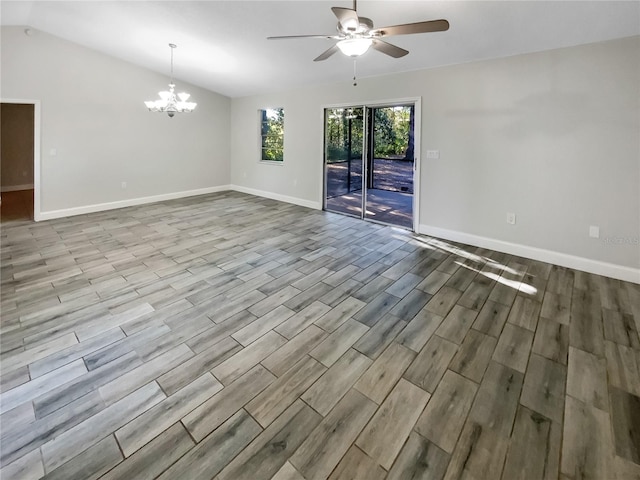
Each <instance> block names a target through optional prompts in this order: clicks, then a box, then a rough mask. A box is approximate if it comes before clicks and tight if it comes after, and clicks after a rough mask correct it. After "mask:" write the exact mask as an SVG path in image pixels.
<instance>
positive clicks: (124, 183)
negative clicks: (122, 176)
mask: <svg viewBox="0 0 640 480" xmlns="http://www.w3.org/2000/svg"><path fill="white" fill-rule="evenodd" d="M120 188H122V190H126V189H127V182H122V183H121V184H120Z"/></svg>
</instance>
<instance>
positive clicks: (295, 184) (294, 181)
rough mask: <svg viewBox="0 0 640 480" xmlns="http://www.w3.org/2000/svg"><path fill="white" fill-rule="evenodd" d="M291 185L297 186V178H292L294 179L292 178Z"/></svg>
mask: <svg viewBox="0 0 640 480" xmlns="http://www.w3.org/2000/svg"><path fill="white" fill-rule="evenodd" d="M293 186H294V187H297V186H298V179H297V178H294V179H293Z"/></svg>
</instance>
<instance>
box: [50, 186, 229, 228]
mask: <svg viewBox="0 0 640 480" xmlns="http://www.w3.org/2000/svg"><path fill="white" fill-rule="evenodd" d="M227 190H230V187H229V185H219V186H217V187H207V188H199V189H197V190H187V191H183V192H173V193H163V194H161V195H152V196H150V197H140V198H130V199H127V200H118V201H117V202H107V203H97V204H94V205H85V206H82V207H73V208H65V209H61V210H50V211H48V212H40V215H39V217H38V218H37V221H40V220H52V219H54V218H62V217H71V216H74V215H83V214H85V213H94V212H103V211H105V210H114V209H116V208H124V207H133V206H136V205H143V204H145V203H155V202H163V201H165V200H174V199H176V198H185V197H193V196H196V195H206V194H207V193H216V192H224V191H227Z"/></svg>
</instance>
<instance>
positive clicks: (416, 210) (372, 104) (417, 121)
mask: <svg viewBox="0 0 640 480" xmlns="http://www.w3.org/2000/svg"><path fill="white" fill-rule="evenodd" d="M409 104H413V105H414V109H415V118H414V125H413V149H414V152H413V157H414V158H413V170H414V172H413V198H412V200H413V228H412V230H413V231H414V232H416V233H417V232H418V231H419V227H420V176H421V173H420V166H421V164H422V162H421V153H422V148H421V137H422V97H404V98H392V99H388V100H372V101H353V102H342V103H331V104H326V105H321V111H320V115H321V118H322V128H321V133H322V143H321V145H322V157H321V161H320V162H319V165H320V166H321V168H322V170H321V172H320V173H321V175H320V195H322V197H321V198H320V205H322V208H323V209H325V208H326V205H325V202H326V191H327V190H326V189H327V183H326V182H327V179H326V174H325V160H326V138H325V135H326V133H325V123H326V118H325V112H326V110H327V109H332V108H350V107H352V108H361V107H362V108H363V116H364V117H366V109H367V108H378V107H392V106H395V105H409ZM363 120H364V124H365V126H364V128H365V132H364V141H365V147H367V146H368V144H367V142H369V135H368V133H367V130H368V125H366V118H365V119H363ZM365 152H366V150H363V155H365ZM364 162H366V159H364V158H363V164H364ZM365 170H366V166H365V165H363V172H362V181H363V185H362V187H363V189H362V197H363V205H364V206H365V207H366V183H365V182H366V179H365ZM363 217H365V218H364V219H365V220H368V221H371V220H370V219H367V218H366V216H365V215H363Z"/></svg>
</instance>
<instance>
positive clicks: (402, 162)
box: [324, 104, 415, 229]
mask: <svg viewBox="0 0 640 480" xmlns="http://www.w3.org/2000/svg"><path fill="white" fill-rule="evenodd" d="M414 131H415V105H414V104H396V105H390V106H372V107H366V106H353V107H346V108H327V109H325V157H324V164H325V169H324V170H325V199H324V208H325V210H328V211H331V212H336V213H342V214H346V215H353V216H356V217H358V218H364V219H367V220H371V221H374V222H379V223H384V224H390V225H396V226H401V227H404V228H409V229H413V228H414V223H413V212H414V209H413V203H414V188H413V187H414V171H415V168H414V166H415V160H414V144H415V143H414Z"/></svg>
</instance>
